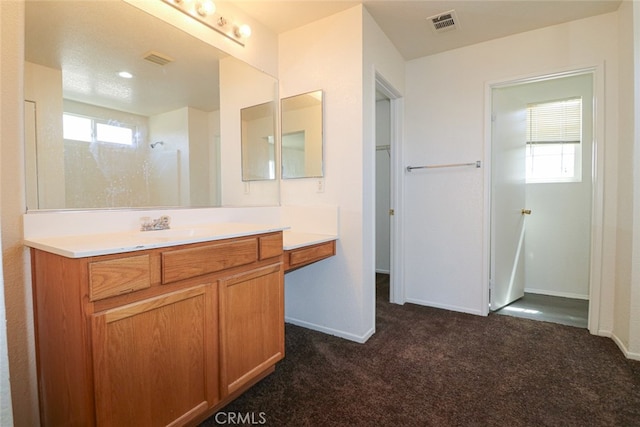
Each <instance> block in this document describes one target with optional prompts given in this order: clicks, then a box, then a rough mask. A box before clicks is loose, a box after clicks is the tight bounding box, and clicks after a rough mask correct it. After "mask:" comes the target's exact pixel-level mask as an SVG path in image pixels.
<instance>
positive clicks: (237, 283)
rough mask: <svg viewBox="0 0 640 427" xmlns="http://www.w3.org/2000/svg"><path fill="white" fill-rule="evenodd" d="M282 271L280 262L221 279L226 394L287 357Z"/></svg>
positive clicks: (223, 363) (221, 325)
mask: <svg viewBox="0 0 640 427" xmlns="http://www.w3.org/2000/svg"><path fill="white" fill-rule="evenodd" d="M282 275H283V271H282V268H281V267H280V265H277V264H276V265H269V266H266V267H263V268H260V269H257V270H254V271H251V272H248V273H240V274H237V275H235V276H232V277H229V278H227V279H224V280H221V281H220V346H221V349H222V352H221V354H220V356H221V371H220V375H221V380H222V386H223V393H224V394H226V395H229V394H232V393H234V392H236V391H237V390H239V389H241V388H242V387H244V386H245V385H247V384H248V383H249V382H251V380H252V379H253V378H255V377H256V376H257V375H259V374H260V373H261V372H262V371H264V370H265V369H267V368H268V367H269V366H272V365H274V364H275V363H276V362H277V361H279V360H280V359H282V358H283V357H284V297H283V294H282V292H283V289H282V286H281V285H280V284H281V283H282V281H283V278H282Z"/></svg>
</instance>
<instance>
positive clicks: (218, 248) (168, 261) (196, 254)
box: [162, 238, 258, 283]
mask: <svg viewBox="0 0 640 427" xmlns="http://www.w3.org/2000/svg"><path fill="white" fill-rule="evenodd" d="M257 260H258V239H257V238H251V239H243V240H235V241H231V242H225V243H217V244H211V245H204V246H198V247H195V248H186V249H178V250H175V251H167V252H163V253H162V283H171V282H175V281H178V280H183V279H188V278H190V277H196V276H201V275H203V274H209V273H215V272H216V271H221V270H224V269H227V268H231V267H238V266H241V265H246V264H251V263H253V262H256V261H257Z"/></svg>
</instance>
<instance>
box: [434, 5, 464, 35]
mask: <svg viewBox="0 0 640 427" xmlns="http://www.w3.org/2000/svg"><path fill="white" fill-rule="evenodd" d="M427 20H429V22H430V23H431V25H432V27H431V29H432V30H433V32H435V33H443V32H445V31H452V30H456V29H458V17H457V16H456V12H455V10H450V11H448V12H444V13H440V14H438V15H435V16H430V17H429V18H427Z"/></svg>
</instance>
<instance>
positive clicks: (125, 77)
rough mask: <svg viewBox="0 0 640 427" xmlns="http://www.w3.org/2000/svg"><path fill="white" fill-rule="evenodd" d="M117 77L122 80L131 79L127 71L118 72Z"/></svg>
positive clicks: (131, 75)
mask: <svg viewBox="0 0 640 427" xmlns="http://www.w3.org/2000/svg"><path fill="white" fill-rule="evenodd" d="M118 75H119V76H120V77H122V78H123V79H130V78H132V77H133V74H131V73H130V72H128V71H120V72H119V73H118Z"/></svg>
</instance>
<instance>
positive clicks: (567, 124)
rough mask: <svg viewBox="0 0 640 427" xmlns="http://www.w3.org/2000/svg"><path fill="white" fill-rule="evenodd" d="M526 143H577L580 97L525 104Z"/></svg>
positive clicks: (580, 127) (580, 115)
mask: <svg viewBox="0 0 640 427" xmlns="http://www.w3.org/2000/svg"><path fill="white" fill-rule="evenodd" d="M527 119H528V126H527V144H563V143H564V144H579V143H580V141H581V140H582V98H572V99H564V100H560V101H553V102H545V103H539V104H529V105H527Z"/></svg>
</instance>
